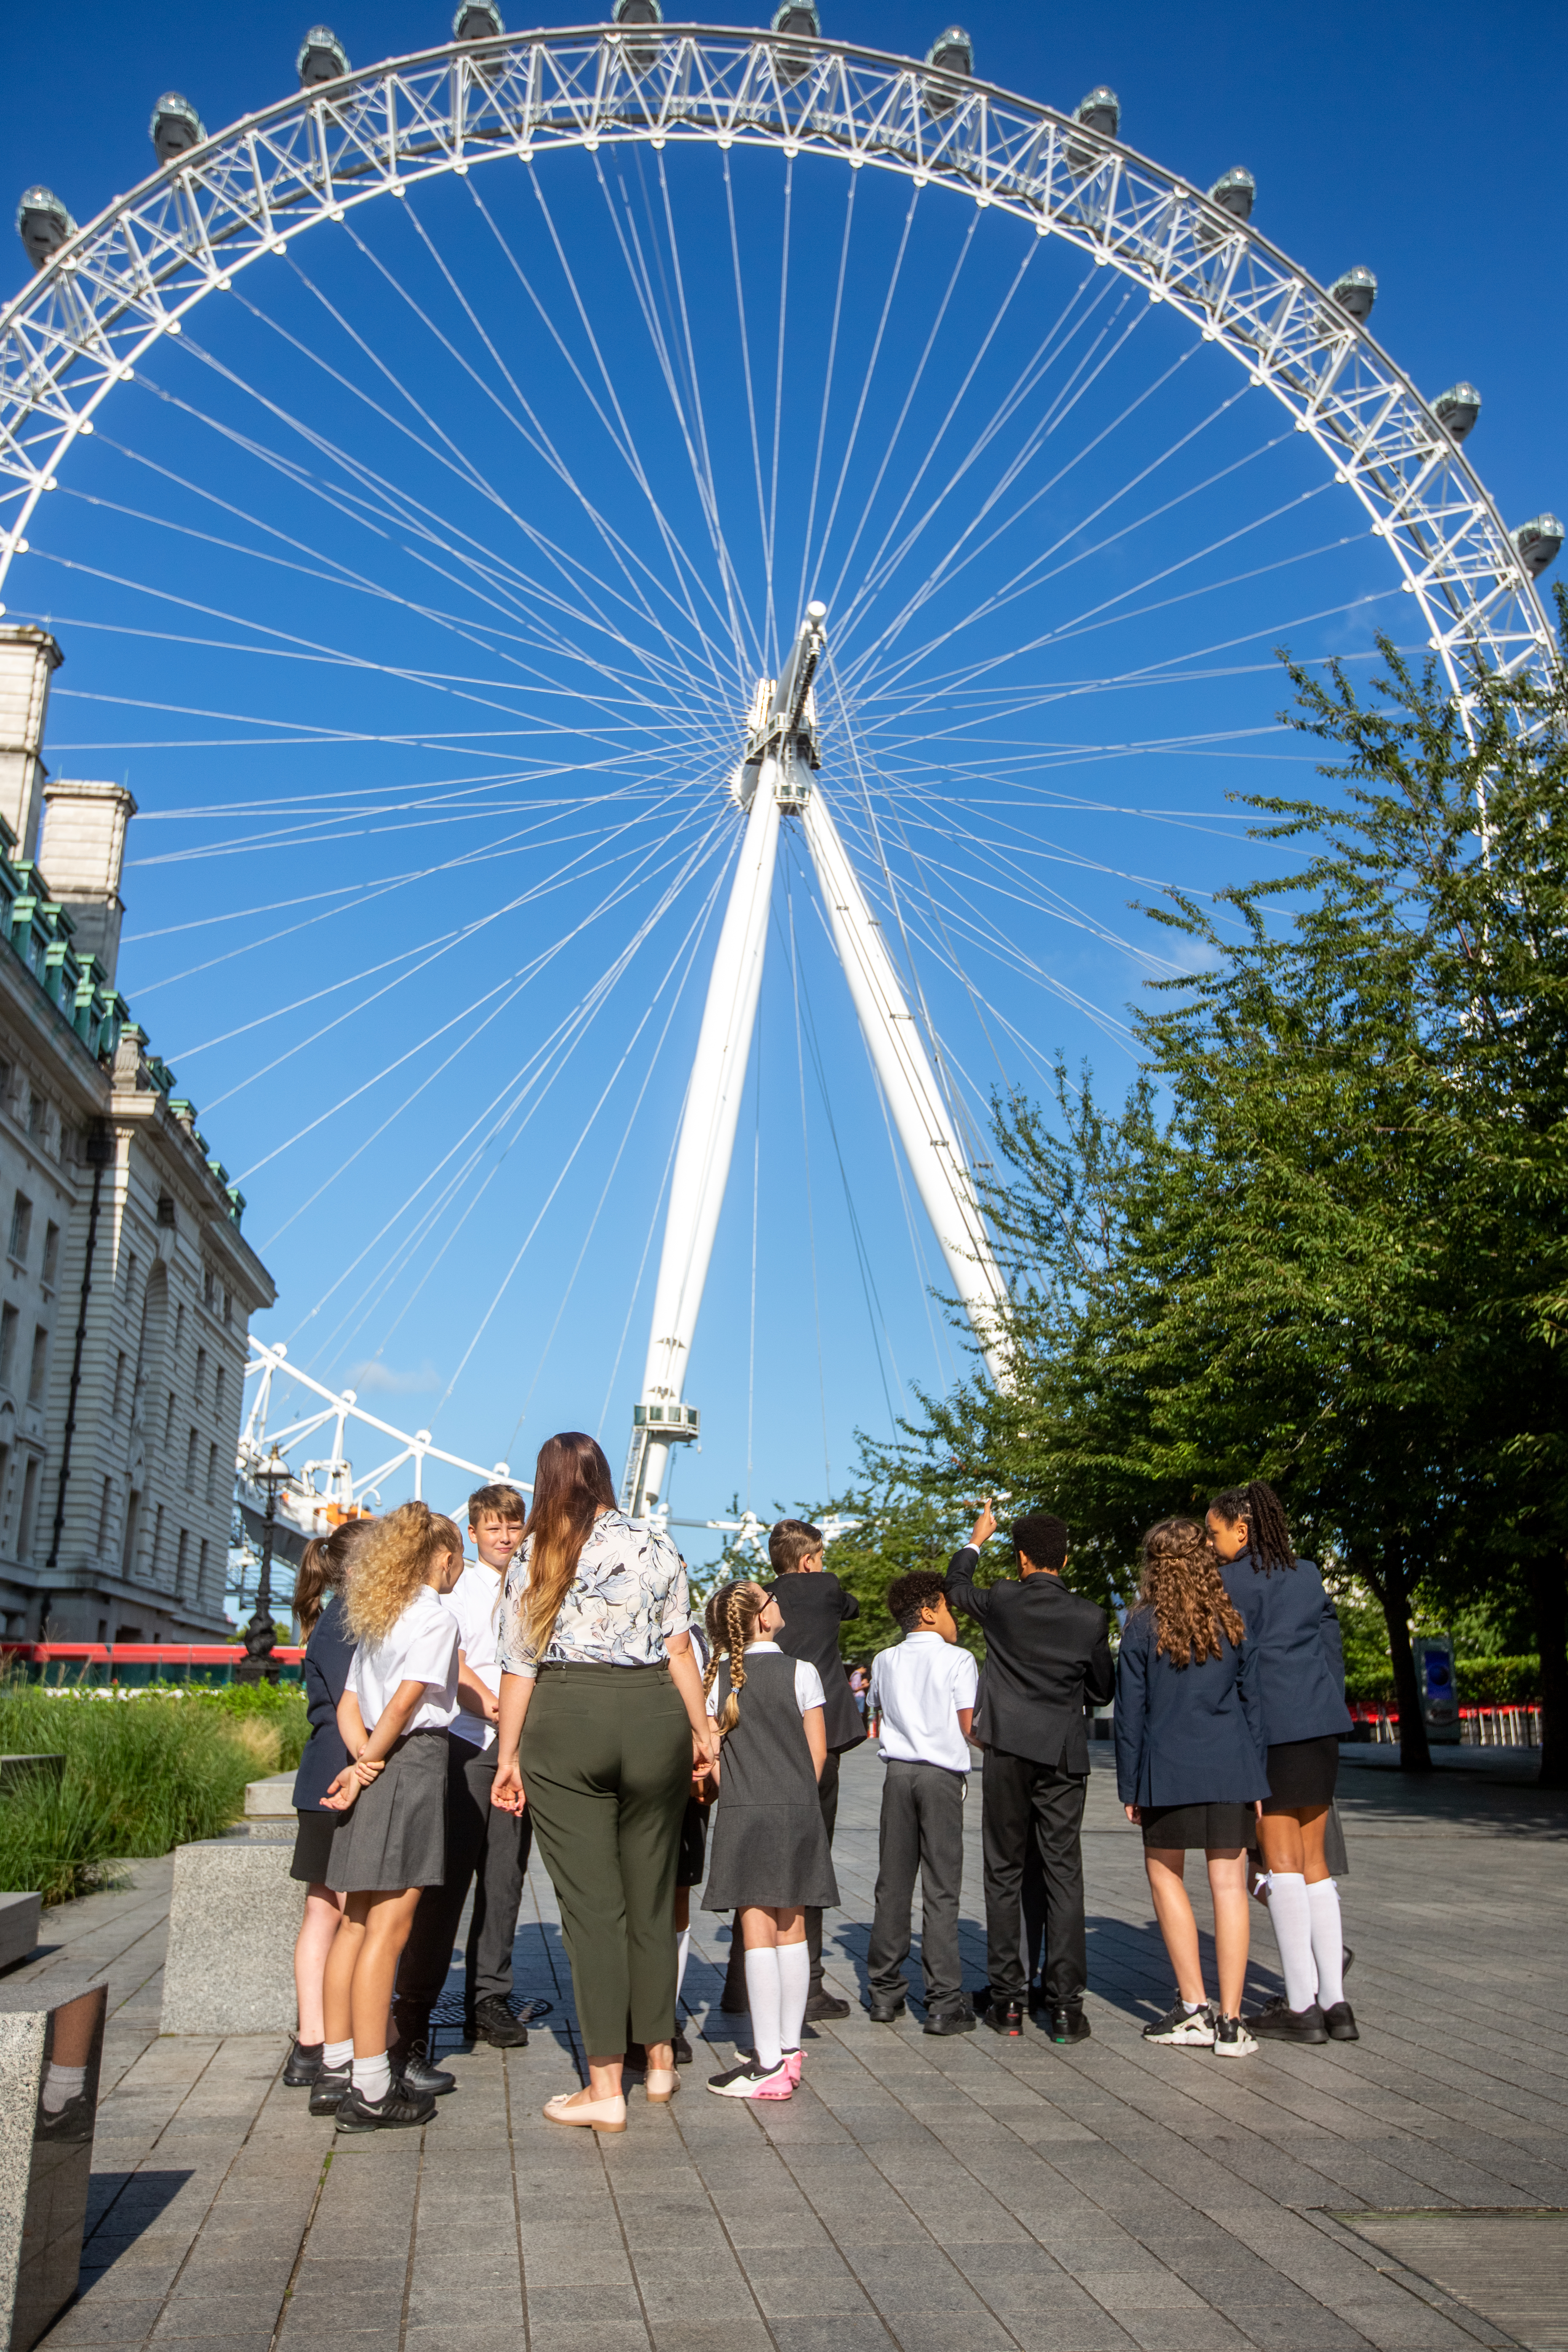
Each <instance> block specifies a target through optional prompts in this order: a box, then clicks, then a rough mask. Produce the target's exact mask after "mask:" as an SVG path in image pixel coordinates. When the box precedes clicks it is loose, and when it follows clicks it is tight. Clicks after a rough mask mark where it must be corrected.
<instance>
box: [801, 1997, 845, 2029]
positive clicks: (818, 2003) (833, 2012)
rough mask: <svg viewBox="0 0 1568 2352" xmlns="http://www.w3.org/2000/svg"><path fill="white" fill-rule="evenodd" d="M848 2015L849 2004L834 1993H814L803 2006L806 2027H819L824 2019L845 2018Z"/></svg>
mask: <svg viewBox="0 0 1568 2352" xmlns="http://www.w3.org/2000/svg"><path fill="white" fill-rule="evenodd" d="M848 2014H849V2003H848V2002H847V2000H839V1998H838V1996H837V1993H834V1992H814V1993H813V1994H812V1995H811V1997H810V1999H809V2000H807V2002H806V2004H805V2021H806V2023H807V2025H820V2024H821V2023H822V2022H823V2021H824V2019H826V2018H830V2017H847V2016H848Z"/></svg>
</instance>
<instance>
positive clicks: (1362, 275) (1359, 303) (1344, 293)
mask: <svg viewBox="0 0 1568 2352" xmlns="http://www.w3.org/2000/svg"><path fill="white" fill-rule="evenodd" d="M1329 299H1330V301H1331V302H1337V303H1338V304H1339V306H1340V309H1341V310H1343V311H1344V312H1345V313H1346V315H1347V316H1348V317H1350V318H1352V319H1353V320H1355V322H1356V325H1357V326H1358V327H1360V326H1363V325H1364V324H1365V322H1366V320H1368V319H1370V318H1371V316H1372V306H1373V303H1374V302H1375V301H1376V299H1377V280H1376V278H1374V277H1373V274H1372V272H1371V270H1370V269H1363V268H1361V267H1360V265H1359V264H1358V265H1357V267H1356V268H1354V269H1347V270H1346V271H1345V273H1344V275H1343V277H1342V278H1335V280H1334V282H1333V284H1332V285H1331V287H1330V289H1329Z"/></svg>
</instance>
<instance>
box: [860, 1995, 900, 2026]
mask: <svg viewBox="0 0 1568 2352" xmlns="http://www.w3.org/2000/svg"><path fill="white" fill-rule="evenodd" d="M866 2012H867V2015H868V2017H869V2018H870V2021H871V2022H872V2024H873V2025H891V2024H893V2023H894V2022H895V2021H896V2020H897V2019H899V2018H900V2017H902V2015H903V2013H904V1997H903V1995H902V1993H896V1994H895V1995H894V1997H893V1999H892V2000H887V1999H885V1998H884V1996H883V1995H882V1994H880V1993H875V1992H874V1993H873V1994H872V1995H871V1998H870V1999H869V2000H868V2002H867V2003H866Z"/></svg>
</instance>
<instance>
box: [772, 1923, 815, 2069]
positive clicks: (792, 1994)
mask: <svg viewBox="0 0 1568 2352" xmlns="http://www.w3.org/2000/svg"><path fill="white" fill-rule="evenodd" d="M810 1991H811V1948H810V1947H809V1945H807V1944H806V1943H805V1940H804V1938H803V1939H802V1941H801V1942H800V1943H798V1944H781V1945H780V1946H779V2039H780V2042H781V2043H782V2045H783V2047H784V2049H785V2050H798V2049H799V2048H800V2032H801V2028H802V2026H803V2025H804V2024H805V2004H806V2000H807V1997H808V1995H809V1994H810Z"/></svg>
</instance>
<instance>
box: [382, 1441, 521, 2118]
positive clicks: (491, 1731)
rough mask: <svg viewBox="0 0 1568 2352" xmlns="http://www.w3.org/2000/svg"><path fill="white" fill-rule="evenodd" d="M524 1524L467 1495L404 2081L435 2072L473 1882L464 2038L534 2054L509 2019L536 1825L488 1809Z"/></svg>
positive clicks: (405, 2028) (500, 1497) (500, 1494)
mask: <svg viewBox="0 0 1568 2352" xmlns="http://www.w3.org/2000/svg"><path fill="white" fill-rule="evenodd" d="M524 1516H525V1506H524V1503H523V1499H522V1496H521V1495H520V1494H519V1493H518V1491H517V1488H516V1487H515V1486H481V1487H479V1490H478V1492H477V1493H475V1494H472V1495H470V1496H469V1497H468V1535H469V1538H470V1540H471V1541H472V1543H473V1547H474V1549H475V1551H476V1552H477V1553H478V1554H479V1558H478V1559H477V1560H469V1561H468V1562H467V1563H466V1565H465V1566H464V1569H463V1572H462V1574H461V1576H460V1577H459V1578H458V1581H457V1583H456V1584H455V1585H454V1586H453V1588H452V1590H451V1591H450V1592H449V1593H448V1594H447V1599H446V1604H445V1605H446V1607H447V1609H448V1610H449V1611H450V1612H451V1614H452V1615H453V1616H454V1617H455V1618H456V1619H457V1621H458V1715H457V1717H456V1720H455V1721H454V1722H453V1723H452V1725H451V1727H450V1729H449V1731H448V1733H447V1738H448V1739H449V1740H450V1743H451V1754H450V1758H449V1761H448V1770H447V1876H446V1881H445V1883H444V1884H443V1885H440V1886H432V1887H428V1888H427V1889H426V1892H425V1894H424V1895H422V1896H421V1897H420V1901H419V1909H418V1911H417V1913H416V1916H415V1921H414V1928H413V1932H412V1934H411V1935H410V1937H409V1938H408V1943H407V1946H406V1948H405V1951H404V1955H403V1960H402V1965H401V1966H400V1967H399V1969H398V1971H397V1997H396V2000H395V2001H394V2003H393V2022H394V2027H395V2053H396V2054H397V2056H398V2058H399V2059H400V2060H401V2061H402V2062H403V2066H404V2072H405V2075H407V2074H408V2073H409V2071H410V2066H412V2071H413V2076H414V2079H416V2080H419V2079H421V2078H422V2075H423V2070H424V2069H425V2068H426V2067H427V2066H428V2063H429V2032H430V2012H431V2011H432V2009H433V2008H434V2007H435V2005H436V2002H437V2000H439V1998H440V1995H441V1990H442V1988H443V1986H444V1985H445V1984H446V1981H447V1969H448V1968H449V1967H450V1965H451V1960H452V1946H453V1942H454V1939H455V1937H456V1936H457V1932H458V1920H459V1918H460V1917H461V1916H462V1909H463V1905H464V1902H465V1901H466V1900H467V1897H468V1888H469V1885H472V1886H473V1890H474V1909H473V1916H472V1919H471V1921H470V1924H469V1927H468V1948H467V1951H466V1953H465V1955H464V1958H465V1962H466V1967H465V1981H464V2000H463V2008H464V2029H465V2032H466V2033H467V2036H468V2040H469V2041H471V2042H494V2043H495V2044H496V2046H497V2047H498V2048H499V2049H502V2050H523V2049H526V2048H527V2046H528V2028H527V2027H526V2026H525V2025H523V2024H521V2023H520V2022H519V2021H518V2019H517V2018H515V2017H514V2016H513V2014H512V2010H511V2001H510V1993H511V1948H512V1944H513V1942H514V1940H515V1938H516V1936H517V1915H518V1911H519V1908H520V1907H521V1902H522V1883H523V1878H524V1875H525V1874H526V1873H527V1869H528V1857H529V1853H530V1849H531V1846H532V1843H533V1822H532V1817H531V1815H530V1813H529V1812H528V1811H527V1810H526V1809H525V1810H524V1811H522V1812H521V1814H519V1813H508V1812H502V1811H499V1810H498V1809H497V1808H496V1807H495V1806H493V1805H492V1804H491V1803H490V1789H491V1787H492V1785H493V1783H494V1780H495V1772H496V1734H495V1726H496V1718H497V1715H498V1713H499V1699H500V1664H499V1663H498V1660H497V1655H496V1623H497V1613H498V1610H499V1606H500V1595H501V1587H502V1584H503V1583H504V1581H505V1578H506V1571H507V1570H508V1568H509V1567H510V1565H511V1559H512V1554H513V1553H514V1552H515V1551H516V1549H517V1548H518V1546H519V1544H520V1543H521V1541H522V1528H523V1519H524ZM409 2053H417V2055H412V2056H411V2055H410V2054H409ZM452 2079H453V2078H452V2077H451V2076H449V2075H448V2076H446V2077H445V2080H446V2081H447V2082H449V2081H451V2080H452ZM432 2087H435V2086H434V2084H433V2085H432Z"/></svg>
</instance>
